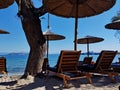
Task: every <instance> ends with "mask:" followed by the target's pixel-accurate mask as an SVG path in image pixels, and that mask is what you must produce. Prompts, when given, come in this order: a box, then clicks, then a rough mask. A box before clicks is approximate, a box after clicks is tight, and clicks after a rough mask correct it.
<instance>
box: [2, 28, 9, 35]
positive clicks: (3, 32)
mask: <svg viewBox="0 0 120 90" xmlns="http://www.w3.org/2000/svg"><path fill="white" fill-rule="evenodd" d="M0 34H9V32H7V31H4V30H1V29H0Z"/></svg>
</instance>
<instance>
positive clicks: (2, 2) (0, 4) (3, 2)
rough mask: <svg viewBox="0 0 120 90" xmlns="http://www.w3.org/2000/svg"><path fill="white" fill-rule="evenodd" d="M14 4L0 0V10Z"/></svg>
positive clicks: (9, 0)
mask: <svg viewBox="0 0 120 90" xmlns="http://www.w3.org/2000/svg"><path fill="white" fill-rule="evenodd" d="M13 3H14V0H0V9H3V8H7V7H9V6H10V5H11V4H13Z"/></svg>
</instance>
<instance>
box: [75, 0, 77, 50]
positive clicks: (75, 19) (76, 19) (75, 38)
mask: <svg viewBox="0 0 120 90" xmlns="http://www.w3.org/2000/svg"><path fill="white" fill-rule="evenodd" d="M77 29H78V0H76V16H75V32H74V33H75V36H74V50H77Z"/></svg>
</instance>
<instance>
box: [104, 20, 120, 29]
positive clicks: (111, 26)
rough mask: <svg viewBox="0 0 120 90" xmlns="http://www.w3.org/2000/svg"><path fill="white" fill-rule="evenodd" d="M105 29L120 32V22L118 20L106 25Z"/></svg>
mask: <svg viewBox="0 0 120 90" xmlns="http://www.w3.org/2000/svg"><path fill="white" fill-rule="evenodd" d="M105 28H107V29H113V30H120V20H116V21H114V22H112V23H109V24H106V25H105Z"/></svg>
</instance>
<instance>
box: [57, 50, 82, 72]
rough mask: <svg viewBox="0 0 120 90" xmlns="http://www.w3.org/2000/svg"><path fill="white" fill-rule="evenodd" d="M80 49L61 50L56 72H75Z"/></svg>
mask: <svg viewBox="0 0 120 90" xmlns="http://www.w3.org/2000/svg"><path fill="white" fill-rule="evenodd" d="M80 54H81V51H65V50H62V51H61V53H60V57H59V61H58V63H59V64H58V67H57V68H58V72H76V71H77V65H78V61H79V57H80Z"/></svg>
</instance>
